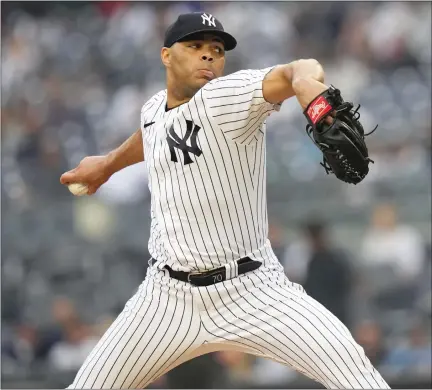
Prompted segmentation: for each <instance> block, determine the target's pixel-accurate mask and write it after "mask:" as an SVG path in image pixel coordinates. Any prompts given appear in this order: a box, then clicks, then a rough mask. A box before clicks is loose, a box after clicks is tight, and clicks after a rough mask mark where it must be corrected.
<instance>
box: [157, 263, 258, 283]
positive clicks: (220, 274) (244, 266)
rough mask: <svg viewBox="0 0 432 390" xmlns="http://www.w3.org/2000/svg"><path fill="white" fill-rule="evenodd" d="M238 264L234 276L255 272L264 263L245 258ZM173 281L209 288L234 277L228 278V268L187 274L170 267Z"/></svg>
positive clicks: (169, 270) (167, 267)
mask: <svg viewBox="0 0 432 390" xmlns="http://www.w3.org/2000/svg"><path fill="white" fill-rule="evenodd" d="M155 263H156V260H155V259H151V264H152V265H153V264H155ZM236 263H237V271H238V272H235V273H234V275H241V274H244V273H246V272H250V271H254V270H256V269H258V268H259V267H260V266H261V265H262V263H261V261H257V260H252V259H250V258H249V257H243V258H242V259H240V260H237V261H236ZM164 268H166V269H167V270H168V272H169V274H170V276H171V277H172V278H173V279H177V280H180V281H182V282H186V283H190V284H193V285H195V286H209V285H211V284H216V283H220V282H223V281H224V280H227V279H231V278H232V277H228V278H227V268H225V267H218V268H213V269H211V270H209V271H203V272H185V271H175V270H173V269H172V268H171V267H169V266H167V265H166V266H165V267H164Z"/></svg>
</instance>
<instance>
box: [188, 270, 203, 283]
mask: <svg viewBox="0 0 432 390" xmlns="http://www.w3.org/2000/svg"><path fill="white" fill-rule="evenodd" d="M199 274H201V272H196V271H195V272H189V273H188V276H187V281H188V283H191V284H192V282H191V280H190V278H191V276H194V275H199Z"/></svg>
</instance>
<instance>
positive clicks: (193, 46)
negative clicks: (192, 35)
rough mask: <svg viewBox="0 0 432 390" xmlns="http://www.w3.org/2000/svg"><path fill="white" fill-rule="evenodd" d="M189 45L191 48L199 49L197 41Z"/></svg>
mask: <svg viewBox="0 0 432 390" xmlns="http://www.w3.org/2000/svg"><path fill="white" fill-rule="evenodd" d="M189 47H192V48H193V49H199V48H200V47H201V45H200V44H199V43H191V44H190V45H189Z"/></svg>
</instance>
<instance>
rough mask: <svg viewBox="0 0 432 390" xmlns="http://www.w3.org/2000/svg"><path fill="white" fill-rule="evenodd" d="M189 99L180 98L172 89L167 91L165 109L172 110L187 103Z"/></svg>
mask: <svg viewBox="0 0 432 390" xmlns="http://www.w3.org/2000/svg"><path fill="white" fill-rule="evenodd" d="M190 99H191V98H190V97H185V96H181V95H180V94H177V93H175V91H173V90H172V89H171V90H170V89H169V88H168V89H167V101H166V109H167V110H171V109H172V108H175V107H178V106H181V105H182V104H184V103H187V102H188V101H189V100H190Z"/></svg>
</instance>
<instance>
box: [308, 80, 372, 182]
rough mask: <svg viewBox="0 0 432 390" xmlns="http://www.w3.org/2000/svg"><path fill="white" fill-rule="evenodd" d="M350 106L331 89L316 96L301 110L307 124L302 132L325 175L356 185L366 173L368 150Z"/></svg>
mask: <svg viewBox="0 0 432 390" xmlns="http://www.w3.org/2000/svg"><path fill="white" fill-rule="evenodd" d="M353 107H354V105H353V104H352V103H350V102H344V100H343V99H342V96H341V94H340V91H339V90H338V89H336V88H335V87H333V86H330V88H328V89H327V90H325V91H324V92H322V93H321V94H319V95H318V96H317V97H316V98H315V99H313V100H312V101H311V103H309V105H308V106H307V107H306V109H305V110H304V115H305V116H306V119H307V120H308V122H309V124H308V125H307V126H306V131H307V133H308V135H309V137H310V138H311V139H312V141H313V142H314V143H315V144H316V145H317V146H318V148H319V149H320V150H321V152H322V153H323V162H322V163H321V165H322V166H323V167H324V169H325V170H326V172H327V173H334V174H335V176H336V177H337V178H338V179H339V180H342V181H344V182H347V183H351V184H358V183H360V182H361V181H362V180H363V179H364V178H365V177H366V175H367V174H368V173H369V163H371V162H372V163H373V161H372V160H371V159H370V158H369V154H368V149H367V146H366V143H365V136H368V135H370V134H371V133H373V132H374V131H375V129H376V127H375V129H373V130H372V131H371V132H370V133H369V134H365V132H364V129H363V126H362V125H361V123H360V121H359V118H360V113H359V112H358V110H359V108H360V105H358V106H357V108H356V109H354V108H353Z"/></svg>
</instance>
